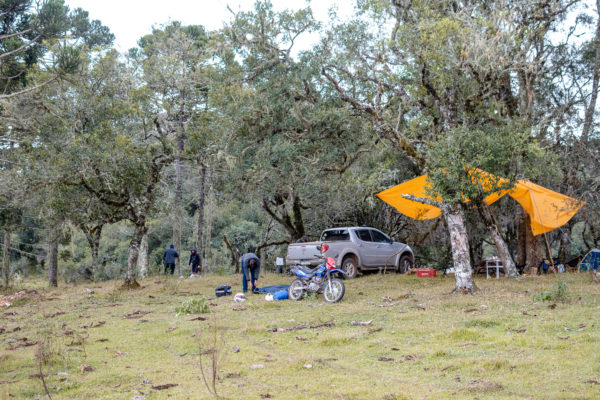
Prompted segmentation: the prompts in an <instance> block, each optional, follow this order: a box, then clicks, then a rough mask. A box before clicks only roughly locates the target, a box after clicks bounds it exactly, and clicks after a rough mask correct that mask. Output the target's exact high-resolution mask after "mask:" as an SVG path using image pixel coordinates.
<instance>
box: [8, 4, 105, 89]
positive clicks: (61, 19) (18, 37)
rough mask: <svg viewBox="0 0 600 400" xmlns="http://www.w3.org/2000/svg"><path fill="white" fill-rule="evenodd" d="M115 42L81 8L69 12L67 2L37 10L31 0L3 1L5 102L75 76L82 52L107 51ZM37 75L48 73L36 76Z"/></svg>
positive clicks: (46, 5) (101, 26) (36, 6)
mask: <svg viewBox="0 0 600 400" xmlns="http://www.w3.org/2000/svg"><path fill="white" fill-rule="evenodd" d="M113 40H114V35H112V34H111V33H110V31H109V30H108V28H107V27H105V26H103V25H102V24H101V23H100V21H98V20H94V21H90V20H89V19H88V13H87V12H86V11H84V10H82V9H81V8H77V9H75V10H74V11H70V10H69V7H67V6H66V5H65V4H64V0H44V1H41V2H36V3H35V5H34V4H33V2H32V0H2V1H0V90H1V91H2V93H0V100H1V99H9V98H12V97H15V96H17V95H19V94H23V93H26V92H29V91H32V90H35V89H39V88H40V87H42V86H43V85H47V84H48V83H50V82H53V81H55V80H57V79H59V78H61V77H62V76H64V75H65V74H68V73H71V72H74V71H75V70H76V69H77V67H78V65H79V62H80V53H81V48H82V47H86V48H88V49H89V48H92V47H94V46H97V45H101V46H105V45H108V44H110V43H112V41H113ZM46 60H50V63H45V62H46ZM41 63H44V64H41ZM34 71H44V72H45V73H44V74H33V75H32V74H31V73H30V72H34ZM36 75H37V76H36ZM38 78H40V79H38Z"/></svg>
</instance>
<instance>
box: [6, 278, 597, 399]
mask: <svg viewBox="0 0 600 400" xmlns="http://www.w3.org/2000/svg"><path fill="white" fill-rule="evenodd" d="M239 280H240V279H239V276H237V275H236V276H218V275H208V276H203V277H202V278H195V279H185V280H179V279H173V278H169V279H166V280H165V278H163V277H151V278H149V279H146V280H145V281H143V282H142V285H143V288H142V289H139V290H134V291H120V290H119V289H118V286H119V285H120V284H121V282H105V283H98V284H89V285H75V286H63V287H61V288H59V289H58V290H51V289H45V288H44V286H45V283H44V282H42V281H38V282H36V283H28V284H27V286H26V287H23V289H25V288H26V289H36V290H37V294H36V293H29V294H28V295H27V296H25V297H23V298H21V299H18V300H15V301H14V303H13V305H12V306H11V307H9V308H4V307H3V308H2V309H0V399H45V398H48V397H49V396H48V394H47V393H46V389H45V387H46V388H47V391H48V393H49V395H50V396H51V397H52V398H53V399H82V398H89V399H127V400H130V399H163V398H172V399H198V398H206V399H208V398H214V395H213V394H211V392H214V391H215V390H216V392H217V394H218V395H219V396H220V397H221V398H227V399H240V398H244V399H261V398H263V399H264V398H274V399H308V398H310V399H457V398H461V399H480V400H482V399H503V398H511V399H512V398H527V399H550V398H552V399H597V398H599V397H600V350H599V349H600V323H599V322H598V321H599V319H598V314H599V313H600V296H599V289H600V285H598V284H595V283H593V282H592V281H591V279H590V276H589V275H587V274H560V275H558V276H554V275H550V276H542V277H530V278H521V279H517V280H507V279H500V280H496V279H490V280H486V279H485V277H484V278H483V279H482V278H480V277H478V278H477V280H476V283H477V285H478V286H479V288H480V289H481V290H480V291H479V292H478V293H477V294H476V295H474V296H470V295H448V294H446V293H448V292H450V291H451V290H452V288H453V287H454V279H453V278H439V277H438V278H431V279H421V278H416V277H415V276H414V275H410V276H407V275H395V274H391V275H384V276H381V275H376V274H371V275H367V276H363V277H360V278H358V279H354V280H347V281H346V282H345V283H346V295H345V297H344V299H343V300H342V302H341V303H338V304H328V303H326V302H325V301H324V300H323V298H322V296H319V297H314V296H311V297H308V298H306V299H304V300H302V301H299V302H292V301H280V302H266V301H265V300H264V295H252V294H249V295H248V296H247V297H248V300H247V301H246V302H244V303H240V304H237V303H234V302H233V301H232V296H228V297H223V298H215V296H214V288H215V287H216V286H218V285H220V284H223V283H229V284H231V285H232V286H233V293H234V294H235V292H236V291H239V290H240V286H241V284H240V282H238V281H239ZM290 281H291V278H289V277H285V276H276V275H272V274H266V276H265V277H264V278H261V280H260V281H259V282H260V285H261V286H264V285H269V284H282V283H289V282H290ZM559 281H560V282H563V283H564V285H558V282H559ZM36 285H37V287H36ZM561 288H562V289H565V288H566V293H565V291H564V290H561ZM200 296H203V297H204V298H205V299H206V303H207V304H208V307H209V310H210V311H211V312H210V313H205V314H189V315H177V313H176V311H175V309H176V308H177V307H181V306H182V304H183V303H184V302H185V301H186V300H189V299H190V298H199V297H200ZM215 327H216V330H215ZM215 342H216V346H215ZM213 349H216V350H213ZM212 360H217V363H216V365H215V368H214V371H215V375H217V376H218V378H217V379H215V380H214V382H213V379H212V376H213V374H212V370H213V362H212ZM201 361H202V365H203V366H204V371H205V377H206V382H207V384H208V385H207V384H205V382H204V380H203V378H202V373H201V368H200V363H201ZM42 377H43V380H42ZM44 385H45V387H44Z"/></svg>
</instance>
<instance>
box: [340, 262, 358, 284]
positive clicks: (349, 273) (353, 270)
mask: <svg viewBox="0 0 600 400" xmlns="http://www.w3.org/2000/svg"><path fill="white" fill-rule="evenodd" d="M342 271H344V274H345V275H344V276H345V277H346V278H348V279H354V278H356V275H358V265H357V262H356V260H355V259H354V257H346V258H344V261H342Z"/></svg>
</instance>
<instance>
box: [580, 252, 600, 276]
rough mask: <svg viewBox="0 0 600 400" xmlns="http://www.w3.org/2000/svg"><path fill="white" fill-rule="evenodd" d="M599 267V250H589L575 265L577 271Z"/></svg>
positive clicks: (597, 268)
mask: <svg viewBox="0 0 600 400" xmlns="http://www.w3.org/2000/svg"><path fill="white" fill-rule="evenodd" d="M599 269H600V250H598V249H593V250H590V251H589V252H588V253H587V254H586V255H585V257H583V259H582V260H581V261H579V265H577V271H592V270H596V271H597V270H599Z"/></svg>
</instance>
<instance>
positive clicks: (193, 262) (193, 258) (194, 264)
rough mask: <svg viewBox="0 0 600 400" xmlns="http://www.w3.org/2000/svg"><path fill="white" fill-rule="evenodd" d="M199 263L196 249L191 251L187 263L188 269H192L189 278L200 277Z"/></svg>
mask: <svg viewBox="0 0 600 400" xmlns="http://www.w3.org/2000/svg"><path fill="white" fill-rule="evenodd" d="M200 263H201V259H200V254H198V252H197V251H196V249H192V252H191V254H190V260H189V261H188V268H191V269H192V274H191V275H190V278H193V277H195V276H200Z"/></svg>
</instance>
